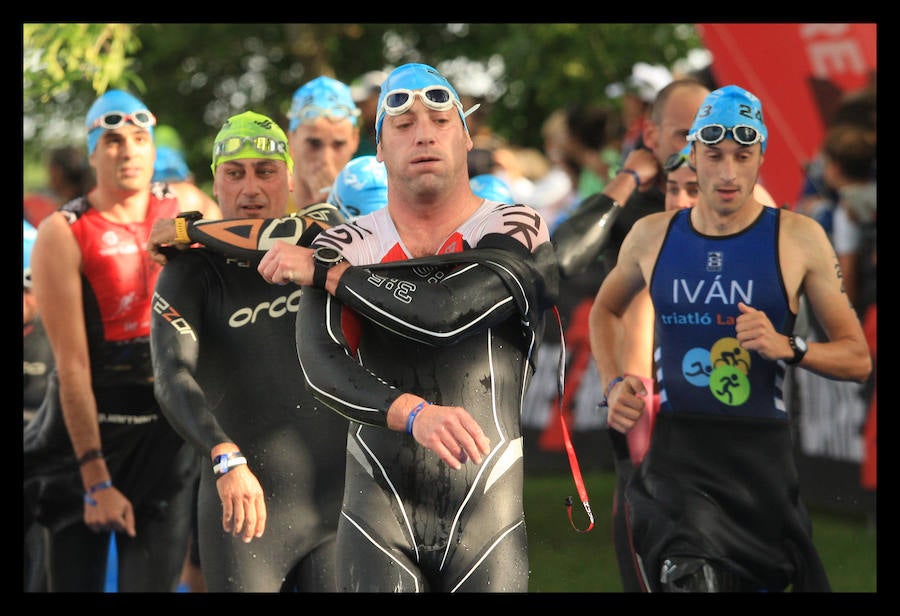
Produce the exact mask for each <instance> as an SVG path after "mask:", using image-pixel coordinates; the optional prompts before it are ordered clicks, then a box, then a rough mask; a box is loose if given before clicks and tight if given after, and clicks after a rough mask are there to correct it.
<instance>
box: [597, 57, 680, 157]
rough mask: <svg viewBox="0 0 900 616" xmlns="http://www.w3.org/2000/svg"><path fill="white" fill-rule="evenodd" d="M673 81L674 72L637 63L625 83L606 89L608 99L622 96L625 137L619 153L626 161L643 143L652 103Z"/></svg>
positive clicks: (662, 67)
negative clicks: (632, 151) (629, 154)
mask: <svg viewBox="0 0 900 616" xmlns="http://www.w3.org/2000/svg"><path fill="white" fill-rule="evenodd" d="M671 81H672V73H671V72H669V69H667V68H666V67H665V66H661V65H658V64H657V65H653V64H648V63H646V62H638V63H636V64H635V65H634V66H633V67H632V68H631V75H630V76H629V77H628V79H627V80H626V81H625V83H624V84H623V83H614V84H610V85H609V86H608V87H607V88H606V95H607V96H608V97H610V98H618V97H619V96H621V97H622V114H621V117H622V124H623V126H624V134H623V136H622V145H621V150H620V153H621V157H622V159H623V160H624V159H625V158H626V157H627V156H628V153H629V152H630V151H631V150H633V149H634V148H635V147H637V146H638V145H639V144H640V142H641V135H642V134H643V132H644V124H645V123H646V122H647V120H648V119H649V117H650V110H651V109H652V107H653V101H655V100H656V95H657V93H658V92H659V91H660V90H662V89H663V88H664V87H665V86H666V85H668V84H669V83H670V82H671Z"/></svg>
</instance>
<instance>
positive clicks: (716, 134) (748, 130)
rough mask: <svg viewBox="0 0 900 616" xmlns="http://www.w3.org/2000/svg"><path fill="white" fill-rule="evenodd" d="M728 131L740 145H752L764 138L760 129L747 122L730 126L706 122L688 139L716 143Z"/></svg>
mask: <svg viewBox="0 0 900 616" xmlns="http://www.w3.org/2000/svg"><path fill="white" fill-rule="evenodd" d="M729 133H730V134H731V137H732V139H734V140H735V141H736V142H738V143H740V144H741V145H753V144H754V143H760V142H762V141H765V140H766V138H765V136H764V135H763V134H762V133H761V132H760V131H758V130H756V129H755V128H753V127H752V126H748V125H747V124H735V125H734V126H732V127H731V128H728V127H727V126H723V125H722V124H707V125H706V126H704V127H702V128H699V129H697V132H695V133H694V134H693V135H690V136H689V137H688V141H701V142H703V143H705V144H706V145H716V144H717V143H721V142H722V141H723V140H724V139H725V137H727V136H728V134H729Z"/></svg>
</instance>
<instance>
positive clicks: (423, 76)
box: [375, 63, 478, 143]
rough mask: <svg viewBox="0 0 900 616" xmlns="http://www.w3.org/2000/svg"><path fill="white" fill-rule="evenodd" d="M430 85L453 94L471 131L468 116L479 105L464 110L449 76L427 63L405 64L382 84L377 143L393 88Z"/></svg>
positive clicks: (413, 88)
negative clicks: (387, 101)
mask: <svg viewBox="0 0 900 616" xmlns="http://www.w3.org/2000/svg"><path fill="white" fill-rule="evenodd" d="M428 86H444V87H446V88H448V89H449V90H450V92H451V93H452V94H453V98H454V99H455V100H456V103H457V105H456V109H457V110H458V111H459V118H460V119H461V120H462V123H463V128H465V129H466V132H469V125H468V124H466V116H467V115H469V114H470V113H472V112H473V111H475V110H476V109H477V108H478V105H476V106H474V107H472V108H471V109H469V111H467V112H463V109H462V103H461V102H460V100H459V94H458V93H457V92H456V88H454V87H453V86H452V85H450V82H449V81H447V78H446V77H444V76H443V75H441V74H440V73H439V72H438V70H437V69H436V68H434V67H432V66H428V65H427V64H416V63H412V64H404V65H403V66H399V67H397V68H395V69H394V70H393V71H391V74H390V75H388V76H387V79H385V80H384V83H383V84H381V94H379V96H378V112H377V115H376V116H375V143H379V142H380V141H381V125H382V124H383V123H384V116H385V111H384V99H385V97H386V96H387V94H389V93H390V92H391V91H392V90H398V89H402V90H421V89H422V88H426V87H428Z"/></svg>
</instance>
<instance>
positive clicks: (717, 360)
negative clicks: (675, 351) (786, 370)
mask: <svg viewBox="0 0 900 616" xmlns="http://www.w3.org/2000/svg"><path fill="white" fill-rule="evenodd" d="M750 361H751V359H750V353H749V352H747V351H746V350H744V349H743V348H741V345H740V344H739V343H738V341H737V338H720V339H719V340H717V341H716V343H715V344H714V345H713V346H712V350H711V351H707V350H706V349H702V348H700V347H694V348H692V349H691V350H689V351H688V352H687V353H685V355H684V358H683V359H682V360H681V374H682V376H684V378H685V380H687V382H688V383H690V384H691V385H694V386H695V387H709V390H710V392H712V395H713V396H715V397H716V399H717V400H718V401H719V402H721V403H722V404H727V405H728V406H740V405H742V404H744V403H745V402H746V401H747V399H748V398H749V397H750V379H749V378H748V374H749V373H750Z"/></svg>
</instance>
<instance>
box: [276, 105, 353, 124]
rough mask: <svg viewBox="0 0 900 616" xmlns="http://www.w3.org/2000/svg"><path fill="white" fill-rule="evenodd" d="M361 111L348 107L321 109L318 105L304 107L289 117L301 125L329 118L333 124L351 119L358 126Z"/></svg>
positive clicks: (337, 106)
mask: <svg viewBox="0 0 900 616" xmlns="http://www.w3.org/2000/svg"><path fill="white" fill-rule="evenodd" d="M359 114H360V111H359V109H355V108H351V107H347V106H346V105H335V106H333V107H319V106H318V105H304V106H303V107H301V108H300V109H299V110H297V111H293V112H291V113H289V114H288V117H290V118H292V119H297V120H298V121H299V122H300V124H306V123H307V122H312V121H313V120H315V119H316V118H328V119H329V120H331V121H332V122H340V121H341V120H346V119H348V118H349V119H350V120H352V121H353V124H354V126H355V125H356V118H357V117H359Z"/></svg>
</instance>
